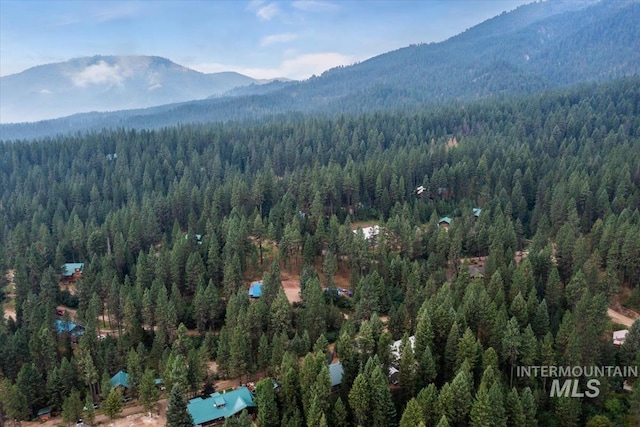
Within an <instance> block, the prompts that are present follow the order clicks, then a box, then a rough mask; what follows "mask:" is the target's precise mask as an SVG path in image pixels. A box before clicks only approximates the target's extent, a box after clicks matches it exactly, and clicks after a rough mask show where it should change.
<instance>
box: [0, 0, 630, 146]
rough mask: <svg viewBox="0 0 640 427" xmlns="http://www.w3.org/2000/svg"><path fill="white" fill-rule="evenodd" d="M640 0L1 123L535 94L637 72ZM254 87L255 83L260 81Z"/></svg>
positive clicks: (19, 132) (46, 131)
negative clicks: (244, 84) (124, 103)
mask: <svg viewBox="0 0 640 427" xmlns="http://www.w3.org/2000/svg"><path fill="white" fill-rule="evenodd" d="M637 22H640V3H639V2H638V1H602V2H595V3H594V2H562V1H560V2H555V1H548V2H537V3H532V4H529V5H525V6H522V7H520V8H518V9H516V10H514V11H512V12H510V13H504V14H502V15H500V16H497V17H495V18H493V19H490V20H488V21H486V22H484V23H482V24H480V25H477V26H475V27H473V28H471V29H469V30H467V31H465V32H463V33H462V34H460V35H458V36H456V37H452V38H451V39H449V40H446V41H444V42H442V43H432V44H424V45H416V46H409V47H406V48H403V49H399V50H397V51H393V52H389V53H386V54H383V55H380V56H377V57H374V58H371V59H370V60H367V61H364V62H362V63H359V64H355V65H352V66H349V67H339V68H335V69H332V70H329V71H327V72H325V73H323V74H322V75H321V76H319V77H313V78H311V79H309V80H307V81H304V82H290V83H282V82H275V83H270V84H267V85H264V86H259V87H257V86H253V87H248V88H245V89H242V90H236V91H234V92H232V93H233V94H234V95H236V96H234V97H218V98H213V99H206V100H200V101H193V102H185V103H181V104H171V105H164V106H161V107H156V108H150V109H143V110H132V111H120V112H115V113H110V114H82V115H77V116H72V117H66V118H63V119H59V120H55V121H47V122H42V123H37V124H27V125H24V124H18V125H2V126H0V138H2V139H16V138H32V137H41V136H46V135H52V134H56V133H60V132H75V131H78V130H88V129H96V130H97V129H102V128H105V127H125V128H138V129H140V128H159V127H163V126H169V125H175V124H178V123H189V122H209V121H226V120H236V119H242V118H247V117H250V118H259V117H264V116H268V115H273V114H279V113H286V112H293V111H295V112H303V113H323V114H342V113H363V112H368V111H377V110H389V109H399V108H401V109H406V108H410V109H412V108H423V107H425V106H434V105H442V104H446V103H450V102H466V101H469V100H474V99H483V98H491V97H503V96H509V95H513V94H529V93H536V92H540V91H545V90H551V89H554V88H559V87H564V86H570V85H574V84H577V83H581V82H601V81H606V80H610V79H614V78H618V77H624V76H630V75H637V74H638V72H639V70H640V26H638V25H637ZM252 88H253V89H252Z"/></svg>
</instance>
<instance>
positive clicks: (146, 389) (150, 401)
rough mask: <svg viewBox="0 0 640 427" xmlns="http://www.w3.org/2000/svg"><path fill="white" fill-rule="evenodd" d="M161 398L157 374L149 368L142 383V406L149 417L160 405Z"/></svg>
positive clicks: (143, 376)
mask: <svg viewBox="0 0 640 427" xmlns="http://www.w3.org/2000/svg"><path fill="white" fill-rule="evenodd" d="M159 397H160V393H159V392H158V388H157V387H156V381H155V372H154V371H153V369H150V368H147V369H146V370H145V371H144V374H143V375H142V380H141V381H140V404H141V405H142V408H143V409H144V410H145V412H148V413H149V415H151V412H152V410H153V408H154V407H155V406H156V403H158V399H159Z"/></svg>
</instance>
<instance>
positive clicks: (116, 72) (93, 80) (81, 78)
mask: <svg viewBox="0 0 640 427" xmlns="http://www.w3.org/2000/svg"><path fill="white" fill-rule="evenodd" d="M126 77H127V73H126V72H125V71H124V70H122V69H121V68H120V66H119V65H117V64H116V65H114V66H111V65H109V64H107V63H106V62H104V61H100V62H98V63H97V64H93V65H89V66H88V67H86V68H85V69H84V70H82V71H80V72H79V73H76V74H73V75H71V81H73V84H75V85H76V86H87V85H89V84H111V85H119V84H121V83H122V81H123V80H124V79H125V78H126Z"/></svg>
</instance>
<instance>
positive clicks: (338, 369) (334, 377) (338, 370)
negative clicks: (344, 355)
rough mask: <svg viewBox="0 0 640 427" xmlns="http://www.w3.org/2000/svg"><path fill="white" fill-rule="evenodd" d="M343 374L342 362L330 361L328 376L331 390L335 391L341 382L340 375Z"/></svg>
mask: <svg viewBox="0 0 640 427" xmlns="http://www.w3.org/2000/svg"><path fill="white" fill-rule="evenodd" d="M343 376H344V368H343V367H342V362H337V363H332V364H330V365H329V378H330V379H331V392H332V393H333V392H335V391H336V390H337V389H338V387H340V384H342V377H343Z"/></svg>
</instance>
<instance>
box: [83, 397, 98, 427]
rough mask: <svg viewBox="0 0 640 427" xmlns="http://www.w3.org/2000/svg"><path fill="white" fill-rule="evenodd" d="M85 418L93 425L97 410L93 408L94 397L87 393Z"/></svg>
mask: <svg viewBox="0 0 640 427" xmlns="http://www.w3.org/2000/svg"><path fill="white" fill-rule="evenodd" d="M83 419H84V420H85V422H86V423H87V424H89V425H92V424H93V423H94V422H95V420H96V412H95V409H94V408H93V399H91V395H89V394H87V397H86V399H85V400H84V417H83Z"/></svg>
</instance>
